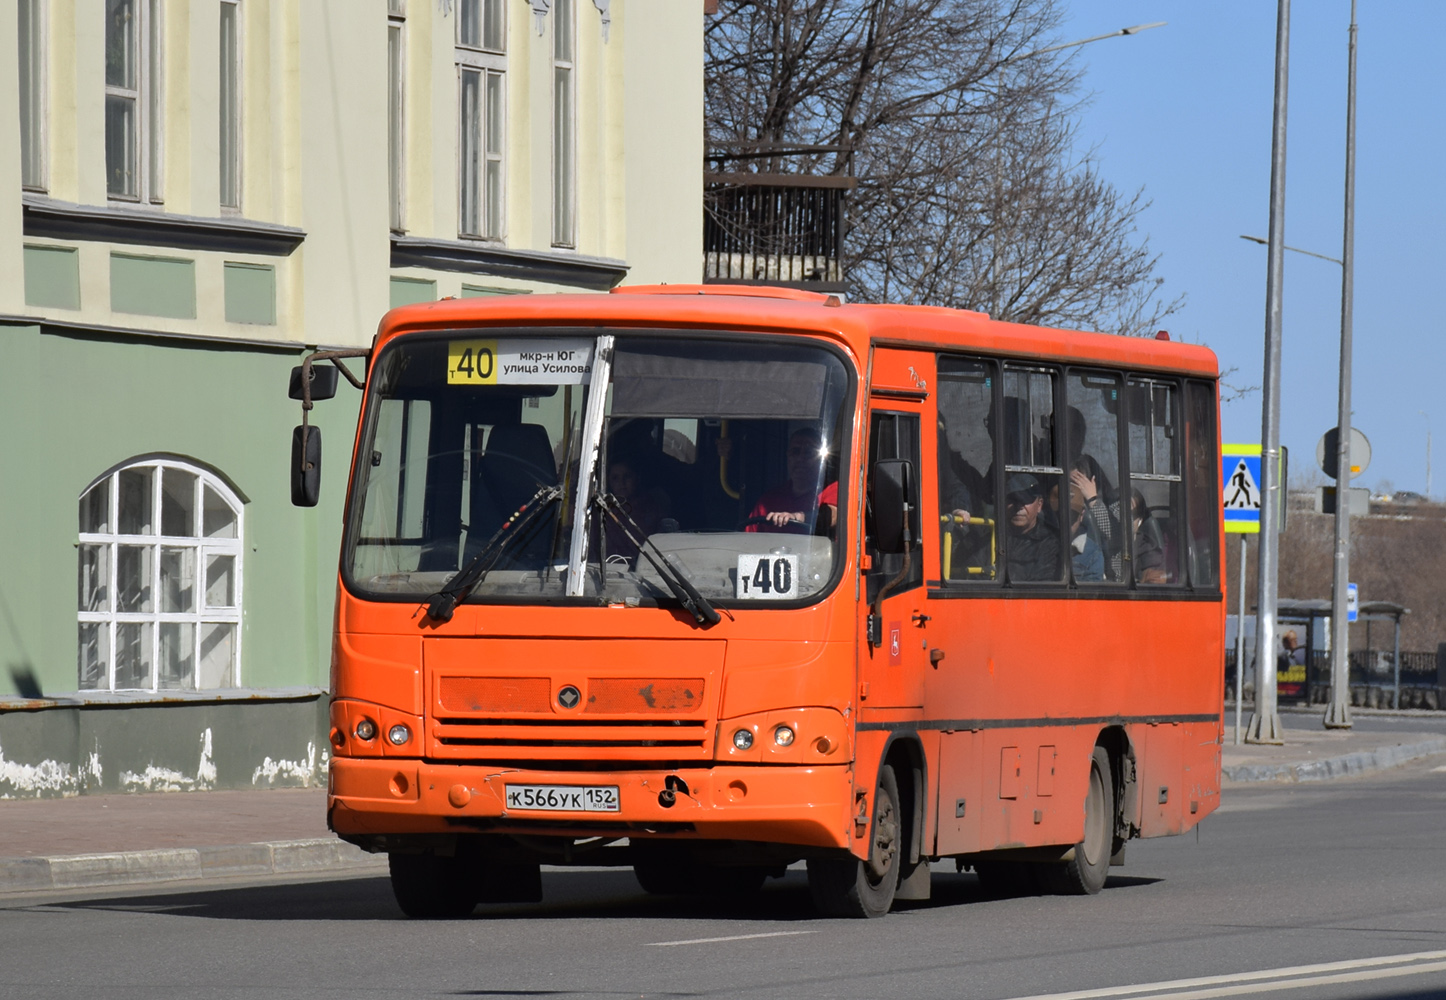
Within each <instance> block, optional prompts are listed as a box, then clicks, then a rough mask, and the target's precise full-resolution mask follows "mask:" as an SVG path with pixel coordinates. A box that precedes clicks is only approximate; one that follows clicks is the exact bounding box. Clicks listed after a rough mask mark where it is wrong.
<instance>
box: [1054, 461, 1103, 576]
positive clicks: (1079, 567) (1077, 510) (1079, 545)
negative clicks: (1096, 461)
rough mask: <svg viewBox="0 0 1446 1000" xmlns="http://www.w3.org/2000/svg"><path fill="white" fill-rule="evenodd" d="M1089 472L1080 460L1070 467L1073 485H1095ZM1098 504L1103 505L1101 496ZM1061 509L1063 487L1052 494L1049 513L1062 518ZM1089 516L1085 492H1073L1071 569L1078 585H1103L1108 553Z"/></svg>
mask: <svg viewBox="0 0 1446 1000" xmlns="http://www.w3.org/2000/svg"><path fill="white" fill-rule="evenodd" d="M1089 471H1090V468H1089V463H1088V462H1085V461H1081V460H1077V461H1076V462H1075V463H1074V464H1073V465H1071V466H1070V482H1071V484H1075V483H1076V477H1079V478H1080V479H1083V480H1084V481H1086V482H1089V483H1093V478H1092V477H1091V476H1090V475H1089ZM1095 500H1096V502H1097V503H1098V502H1099V498H1098V496H1096V497H1095ZM1059 506H1060V505H1059V484H1057V483H1056V484H1055V485H1054V486H1052V487H1050V491H1049V509H1050V511H1051V512H1052V514H1053V515H1054V516H1055V517H1060V509H1059ZM1086 515H1087V512H1086V500H1085V494H1084V492H1083V491H1082V490H1080V489H1077V488H1076V489H1071V490H1070V491H1069V515H1068V521H1069V548H1070V554H1069V563H1070V569H1071V571H1072V572H1073V573H1074V578H1075V581H1076V582H1078V583H1099V582H1101V581H1102V580H1104V579H1105V551H1104V548H1103V546H1102V545H1101V543H1100V540H1099V535H1098V533H1099V528H1098V526H1097V525H1096V524H1095V523H1094V520H1093V519H1092V518H1090V517H1088V516H1086Z"/></svg>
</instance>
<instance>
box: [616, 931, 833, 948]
mask: <svg viewBox="0 0 1446 1000" xmlns="http://www.w3.org/2000/svg"><path fill="white" fill-rule="evenodd" d="M817 933H818V931H770V932H769V933H767V934H733V935H730V936H729V937H708V938H689V939H688V940H686V941H649V942H648V943H647V944H646V945H644V947H647V948H674V947H676V946H678V945H680V944H717V943H718V942H720V941H752V940H754V939H756V938H775V937H793V936H795V935H798V934H817Z"/></svg>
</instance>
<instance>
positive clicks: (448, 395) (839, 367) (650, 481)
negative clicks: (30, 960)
mask: <svg viewBox="0 0 1446 1000" xmlns="http://www.w3.org/2000/svg"><path fill="white" fill-rule="evenodd" d="M604 383H605V387H606V391H605V392H604V394H603V395H602V397H601V398H600V399H595V398H594V393H595V392H596V391H597V390H598V389H599V387H600V385H602V384H604ZM852 386H853V379H852V376H851V374H850V369H849V368H848V366H847V364H846V362H845V360H844V358H843V356H842V355H841V354H839V353H837V352H835V351H833V350H832V349H829V348H827V347H824V346H822V345H819V344H816V343H799V342H798V341H796V340H795V341H793V342H791V343H782V342H780V341H779V340H777V339H764V338H742V337H733V338H728V337H724V336H721V335H718V336H712V335H702V334H697V333H688V334H680V333H673V334H671V335H669V334H663V335H660V334H658V333H653V332H649V333H625V332H617V333H615V334H610V335H607V336H602V337H599V336H598V335H597V331H596V330H590V331H583V330H548V331H546V332H539V331H536V330H485V331H477V330H466V331H449V332H446V333H441V334H415V335H409V336H404V337H399V338H397V339H396V340H393V341H392V342H391V343H389V344H388V345H387V346H386V347H385V348H384V349H383V350H382V352H381V354H380V356H379V357H378V358H377V359H376V361H375V362H374V366H373V376H372V382H371V386H370V388H369V395H368V403H367V413H366V418H365V422H364V427H363V432H362V437H361V440H360V444H359V447H358V451H357V456H358V457H357V468H356V472H355V474H354V476H353V492H352V496H351V501H350V511H349V515H348V522H347V538H346V542H345V546H344V551H343V559H342V569H343V574H344V578H345V579H346V582H347V585H348V587H349V588H350V589H351V590H352V591H353V592H355V593H357V594H358V595H360V596H365V597H370V598H373V599H379V600H416V599H418V598H420V597H426V596H427V595H429V594H435V593H437V592H438V591H439V590H440V589H441V588H443V587H446V586H447V584H448V582H449V581H450V580H451V579H452V578H453V577H456V576H457V575H458V574H459V572H460V571H463V570H468V573H469V575H476V573H477V567H479V566H480V567H485V572H483V573H482V574H481V575H480V578H479V579H478V580H477V582H476V583H475V585H473V586H472V587H471V588H470V590H469V593H468V600H470V601H473V602H477V601H482V602H532V601H548V602H552V601H556V600H561V599H565V598H568V597H569V596H570V597H572V598H574V599H579V598H580V599H582V600H584V601H585V602H587V603H608V604H612V603H618V604H630V605H633V604H635V605H639V606H652V605H655V604H663V605H668V604H670V603H673V602H674V601H675V598H674V596H673V591H672V589H671V588H670V587H669V586H668V585H667V580H666V579H665V578H664V577H665V575H667V574H669V573H670V572H672V573H680V574H681V575H683V576H685V577H686V578H687V579H688V580H689V581H690V582H691V584H692V585H693V586H694V587H695V588H696V589H697V591H698V592H699V593H700V594H701V595H702V596H703V597H704V598H706V599H707V600H709V601H712V602H716V603H722V604H728V603H730V602H748V603H749V604H750V606H751V605H752V604H754V603H761V604H763V605H765V606H768V605H773V606H779V605H780V604H781V605H782V606H791V605H794V604H795V603H799V602H807V601H810V600H813V599H817V598H818V597H819V596H821V594H822V592H823V591H824V590H826V589H827V588H828V587H829V586H830V585H831V582H832V581H833V579H834V578H835V577H836V576H837V573H838V571H839V566H840V565H841V563H842V553H843V551H844V546H843V524H844V521H845V519H844V518H842V517H840V515H839V511H840V508H841V501H840V497H845V498H846V497H847V495H848V494H847V484H846V483H844V482H841V481H840V480H841V478H842V477H845V476H846V475H847V470H848V464H849V463H848V445H849V430H848V428H849V426H850V421H849V417H850V414H851V409H850V404H851V399H852V392H853V388H852ZM590 404H592V405H591V406H590ZM574 538H577V539H579V541H578V542H577V543H574ZM660 567H661V572H660ZM459 579H462V577H459ZM569 582H571V585H569Z"/></svg>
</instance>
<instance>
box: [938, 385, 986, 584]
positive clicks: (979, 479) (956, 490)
mask: <svg viewBox="0 0 1446 1000" xmlns="http://www.w3.org/2000/svg"><path fill="white" fill-rule="evenodd" d="M984 427H985V431H986V433H987V434H988V440H989V443H990V447H989V454H990V455H991V456H992V455H993V452H994V448H993V442H994V413H993V411H990V412H988V413H986V414H985V417H984ZM939 452H940V461H939V495H940V499H941V500H942V503H941V506H942V508H943V509H944V511H945V512H947V513H948V514H950V515H952V523H950V525H949V530H950V531H952V532H953V535H954V543H953V545H952V546H951V550H952V553H953V554H952V556H951V559H950V561H951V563H952V566H951V567H950V569H951V571H952V572H953V573H954V574H955V575H958V574H960V573H961V571H966V568H967V567H969V566H974V567H977V568H978V569H983V570H985V571H987V573H988V576H987V578H988V579H992V578H993V576H994V567H993V559H992V558H991V557H990V544H989V543H990V538H991V535H992V534H993V529H992V528H991V527H990V526H989V525H988V524H980V525H976V526H975V528H974V529H973V530H970V529H969V526H970V525H971V524H973V523H974V522H976V521H984V522H988V521H991V520H992V519H993V517H994V465H993V463H992V462H991V463H990V465H989V469H988V471H987V472H980V471H979V470H978V469H976V468H974V466H973V465H971V464H970V463H969V461H968V460H967V459H966V458H964V456H963V455H960V454H959V453H958V452H956V451H955V450H954V449H953V448H951V447H950V446H949V425H948V421H947V420H946V418H945V414H944V410H943V409H942V408H941V409H940V410H939ZM965 575H967V571H966V572H965Z"/></svg>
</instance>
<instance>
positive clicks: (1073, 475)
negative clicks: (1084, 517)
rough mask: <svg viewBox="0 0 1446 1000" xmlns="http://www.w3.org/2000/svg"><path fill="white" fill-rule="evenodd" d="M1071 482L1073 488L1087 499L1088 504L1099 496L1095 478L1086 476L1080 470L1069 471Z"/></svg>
mask: <svg viewBox="0 0 1446 1000" xmlns="http://www.w3.org/2000/svg"><path fill="white" fill-rule="evenodd" d="M1069 482H1070V485H1071V486H1073V487H1074V488H1075V489H1077V490H1079V492H1080V495H1081V496H1083V497H1084V498H1085V502H1086V503H1088V502H1089V501H1091V500H1093V499H1094V498H1095V497H1096V496H1097V495H1099V490H1098V489H1097V488H1096V487H1095V479H1094V477H1093V476H1089V475H1086V474H1085V473H1083V472H1081V471H1079V470H1078V469H1071V470H1070V471H1069Z"/></svg>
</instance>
